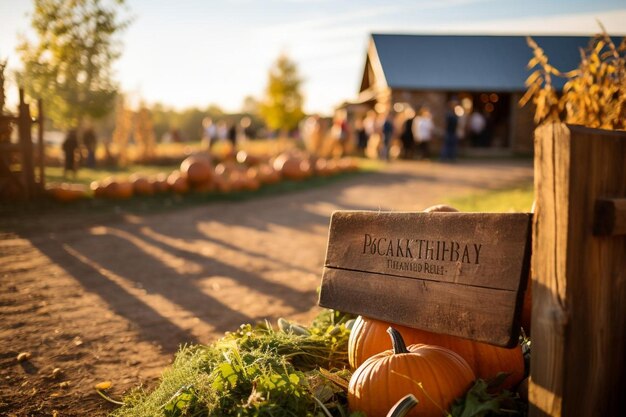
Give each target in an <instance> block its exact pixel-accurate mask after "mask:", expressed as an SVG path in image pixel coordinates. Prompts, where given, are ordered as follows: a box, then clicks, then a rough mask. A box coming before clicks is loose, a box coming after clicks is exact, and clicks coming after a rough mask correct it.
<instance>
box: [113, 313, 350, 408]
mask: <svg viewBox="0 0 626 417" xmlns="http://www.w3.org/2000/svg"><path fill="white" fill-rule="evenodd" d="M349 318H350V317H346V316H344V315H341V314H335V313H334V312H332V311H324V312H323V313H322V314H321V315H320V317H318V319H317V320H316V321H315V323H317V324H315V325H312V326H310V327H308V328H303V327H302V326H299V325H296V324H294V323H289V322H287V321H285V320H283V321H282V323H283V325H282V327H283V328H284V329H285V330H275V329H273V328H272V327H271V326H270V325H269V324H268V323H261V324H258V325H256V326H252V325H249V324H246V325H242V326H241V327H240V328H239V329H238V330H237V331H235V332H232V333H227V334H226V335H225V336H224V337H223V338H222V339H220V340H218V341H217V342H215V343H213V344H211V345H209V346H190V347H189V346H188V347H183V348H181V350H180V351H179V352H178V354H177V355H176V359H175V361H174V364H173V365H172V366H171V367H170V368H169V369H168V370H167V371H166V372H164V374H163V377H162V379H161V383H160V385H159V386H158V387H157V388H156V389H155V390H154V391H152V392H151V393H146V392H143V391H141V390H139V389H138V390H135V391H134V392H132V393H131V394H130V395H128V396H127V397H126V398H125V400H124V402H125V404H126V405H124V406H123V407H122V408H120V409H119V410H117V411H116V412H114V413H113V415H114V416H117V417H124V416H133V417H135V416H166V417H178V416H237V417H252V416H285V417H286V416H311V417H318V416H320V417H321V416H325V417H328V416H331V417H332V416H342V417H347V416H348V415H349V414H348V411H347V407H346V397H345V396H346V394H345V390H344V389H343V388H342V387H341V386H339V385H338V384H337V381H339V382H340V383H341V384H347V381H348V380H349V378H350V372H349V371H347V370H346V369H345V368H346V367H347V366H348V356H347V347H348V338H349V335H350V330H349V329H348V327H346V324H347V323H348V322H349ZM333 323H335V324H333ZM295 328H302V329H304V330H306V332H305V333H306V334H302V332H301V331H294V329H295ZM326 369H331V370H332V371H326ZM333 381H335V382H333ZM356 416H357V415H356V414H355V415H353V417H356Z"/></svg>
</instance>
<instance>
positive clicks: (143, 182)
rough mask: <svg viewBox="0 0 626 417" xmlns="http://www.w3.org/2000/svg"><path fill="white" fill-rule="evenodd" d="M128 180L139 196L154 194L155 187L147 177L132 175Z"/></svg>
mask: <svg viewBox="0 0 626 417" xmlns="http://www.w3.org/2000/svg"><path fill="white" fill-rule="evenodd" d="M128 180H129V181H130V183H131V184H132V185H133V192H134V193H135V194H137V195H152V194H154V186H153V184H152V183H151V182H150V180H148V179H147V178H146V177H143V176H141V175H138V174H133V175H131V176H130V177H129V178H128Z"/></svg>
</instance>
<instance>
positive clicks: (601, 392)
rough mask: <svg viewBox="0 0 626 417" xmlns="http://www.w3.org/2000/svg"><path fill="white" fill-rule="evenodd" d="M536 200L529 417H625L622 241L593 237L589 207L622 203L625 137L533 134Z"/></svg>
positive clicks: (549, 129)
mask: <svg viewBox="0 0 626 417" xmlns="http://www.w3.org/2000/svg"><path fill="white" fill-rule="evenodd" d="M535 196H536V199H537V206H536V211H535V217H534V219H533V259H532V280H533V286H532V293H533V306H532V331H533V333H532V349H533V350H532V360H531V380H530V387H529V401H530V416H531V417H537V416H554V417H557V416H559V417H560V416H568V417H569V416H577V417H591V416H623V415H626V401H624V392H625V388H624V387H626V236H624V235H623V234H616V233H614V232H612V233H611V234H605V235H598V234H596V235H594V224H595V225H596V228H597V224H598V220H597V218H596V217H597V214H595V213H596V205H597V200H606V199H618V200H616V201H618V204H614V207H617V210H618V211H619V207H621V206H620V204H619V199H622V198H624V197H625V196H626V133H625V132H615V131H603V130H598V129H589V128H584V127H580V126H565V125H558V124H555V125H545V126H542V127H540V128H538V129H537V130H536V132H535ZM600 204H603V203H600ZM615 218H616V219H623V213H622V214H619V213H618V214H616V217H615ZM619 221H621V220H619ZM614 224H615V223H614ZM619 224H621V223H619ZM613 227H614V226H613ZM619 227H621V226H619ZM612 230H615V229H612Z"/></svg>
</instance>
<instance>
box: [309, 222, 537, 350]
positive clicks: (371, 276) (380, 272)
mask: <svg viewBox="0 0 626 417" xmlns="http://www.w3.org/2000/svg"><path fill="white" fill-rule="evenodd" d="M529 237H530V215H529V214H525V213H512V214H499V213H421V212H420V213H399V212H394V213H388V212H387V213H385V212H365V211H346V212H336V213H333V216H332V219H331V225H330V232H329V241H328V251H327V254H326V262H325V269H324V276H323V278H322V290H321V292H320V305H322V306H324V307H329V308H334V309H338V310H342V311H349V312H352V313H356V314H364V315H367V316H370V317H373V318H378V319H381V320H386V321H391V322H395V323H398V324H404V325H407V326H412V327H416V328H421V329H424V330H429V331H433V332H437V333H445V334H450V335H455V336H460V337H466V338H470V339H474V340H479V341H481V342H487V343H492V344H497V345H500V346H511V345H513V344H515V343H516V342H517V335H518V331H519V313H520V308H521V300H522V298H523V292H524V289H525V285H526V279H527V274H528V269H529V263H530V260H529V250H530V239H529ZM444 284H445V285H444ZM383 293H384V294H383ZM451 295H453V296H454V300H453V299H451ZM381 297H384V298H385V300H387V301H386V303H381V302H380V300H381ZM455 300H456V301H455ZM383 304H384V305H383Z"/></svg>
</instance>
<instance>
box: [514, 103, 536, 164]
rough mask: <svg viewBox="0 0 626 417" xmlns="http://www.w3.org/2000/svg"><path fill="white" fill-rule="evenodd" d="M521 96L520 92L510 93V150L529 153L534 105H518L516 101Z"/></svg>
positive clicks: (533, 125)
mask: <svg viewBox="0 0 626 417" xmlns="http://www.w3.org/2000/svg"><path fill="white" fill-rule="evenodd" d="M521 97H522V93H514V94H512V95H511V123H512V126H511V150H512V151H513V152H515V153H521V154H529V155H530V154H532V153H533V149H534V142H533V135H534V133H533V132H534V130H535V122H534V121H533V117H534V114H535V107H534V105H532V103H529V104H527V105H526V106H524V107H520V106H519V105H518V104H517V103H518V102H519V99H520V98H521Z"/></svg>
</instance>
